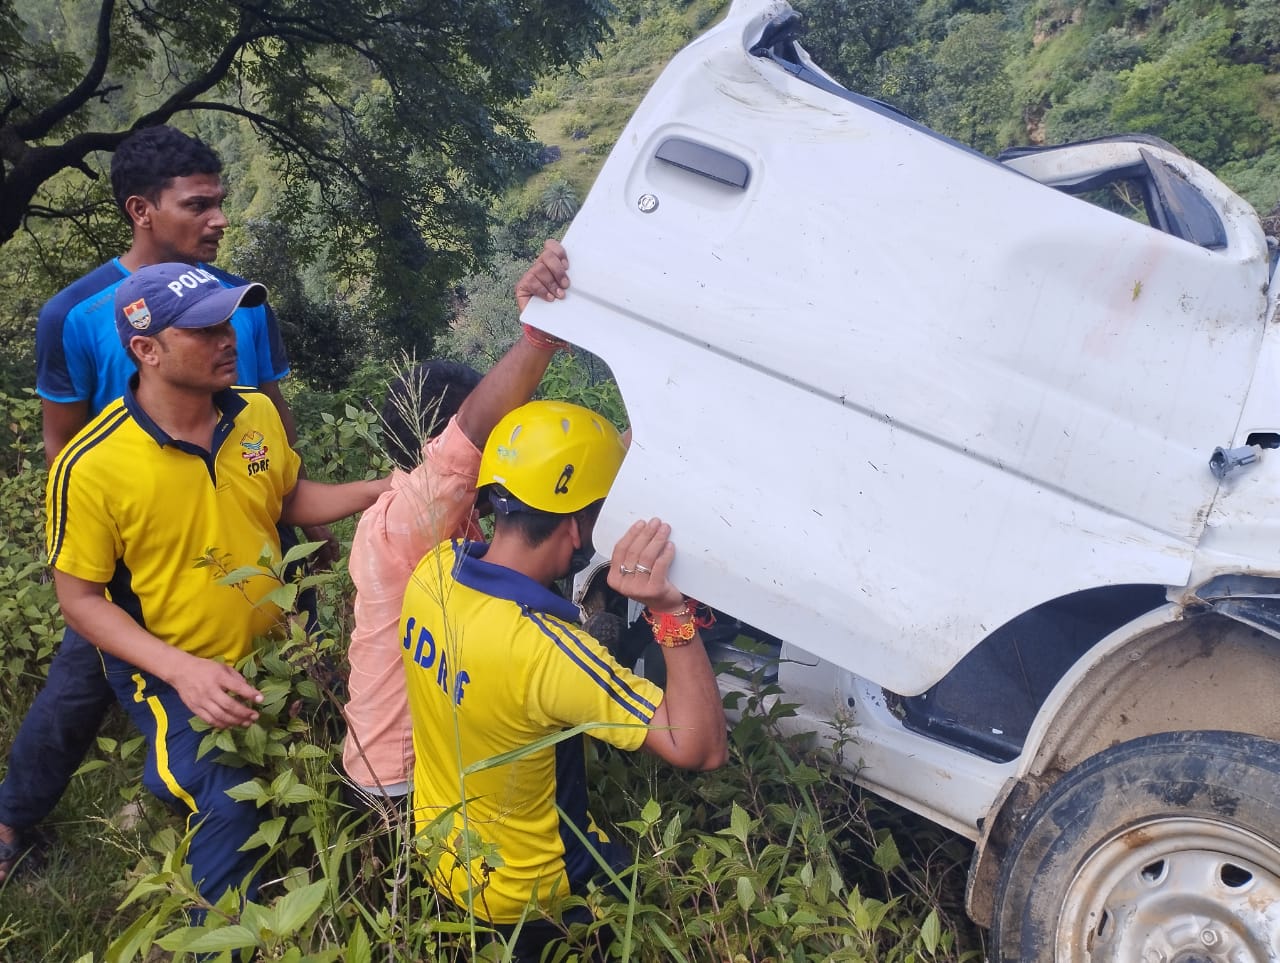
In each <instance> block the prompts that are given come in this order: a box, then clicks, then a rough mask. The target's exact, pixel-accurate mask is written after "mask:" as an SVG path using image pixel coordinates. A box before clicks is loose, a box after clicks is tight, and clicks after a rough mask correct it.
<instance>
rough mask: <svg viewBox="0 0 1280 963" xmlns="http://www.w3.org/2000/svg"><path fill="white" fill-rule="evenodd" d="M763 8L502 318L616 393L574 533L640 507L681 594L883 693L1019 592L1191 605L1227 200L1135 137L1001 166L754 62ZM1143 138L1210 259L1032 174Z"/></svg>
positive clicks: (1232, 426) (637, 140) (649, 124)
mask: <svg viewBox="0 0 1280 963" xmlns="http://www.w3.org/2000/svg"><path fill="white" fill-rule="evenodd" d="M778 9H779V7H778V5H760V4H756V5H753V4H750V3H739V4H736V5H735V6H734V8H733V10H732V11H731V13H730V15H729V17H728V19H727V20H726V21H725V22H724V23H722V24H721V25H720V26H719V27H717V28H716V29H715V30H713V31H712V32H711V33H709V34H707V35H706V36H704V37H703V38H701V39H700V40H698V41H696V42H695V43H694V44H692V45H691V46H690V47H689V48H687V49H686V50H685V51H684V52H682V53H681V54H680V55H679V56H677V58H676V59H675V60H674V61H673V62H672V64H671V65H670V66H669V67H668V68H667V70H666V71H665V72H664V73H663V75H662V77H661V78H660V79H659V81H658V82H657V83H656V84H655V86H654V88H653V90H652V91H651V93H650V94H649V96H648V97H647V98H646V99H645V101H644V103H643V104H642V105H641V107H640V109H639V110H638V111H637V112H636V114H635V116H634V117H633V119H632V121H631V122H630V123H629V124H628V126H627V128H626V130H625V131H624V133H623V135H622V137H621V138H620V139H619V142H618V145H617V147H615V149H614V151H613V153H612V154H611V156H610V158H609V159H608V161H607V163H606V164H605V167H604V169H603V170H602V172H601V174H600V176H599V179H598V180H597V182H596V185H595V187H594V188H593V190H592V191H591V193H590V195H589V197H588V198H587V200H586V202H585V203H584V205H583V207H582V210H581V211H580V213H579V214H578V216H577V217H576V218H575V220H574V223H573V225H572V227H571V229H570V231H569V233H568V235H567V237H566V242H565V243H566V246H567V248H568V250H569V251H570V254H571V258H572V262H573V271H574V280H573V288H572V290H571V292H570V294H569V297H568V299H567V300H566V301H565V302H564V303H563V304H558V305H556V306H555V308H554V309H553V310H547V311H542V310H538V309H536V308H531V310H530V311H529V312H528V315H527V317H528V319H529V320H530V321H532V322H533V323H536V324H538V325H540V326H543V327H546V328H548V329H549V330H551V331H553V332H554V333H556V334H558V335H561V336H563V337H566V338H568V339H570V340H572V341H574V342H575V343H577V344H580V345H582V346H583V347H585V348H587V349H589V350H591V351H592V352H594V353H596V354H598V355H600V356H601V357H602V358H603V359H604V360H605V361H606V362H607V363H608V364H609V366H610V367H611V369H612V371H613V373H614V375H615V377H616V378H617V381H618V384H619V386H620V388H621V390H622V395H623V398H624V400H625V402H626V404H627V409H628V414H629V416H630V418H631V420H632V426H633V430H634V438H635V440H634V444H633V446H632V448H631V451H630V453H629V455H628V457H627V460H626V463H625V464H624V466H623V469H622V472H621V474H620V476H619V478H618V480H617V483H616V485H615V486H614V489H613V493H612V495H611V497H610V499H609V501H608V503H607V505H606V508H605V513H604V515H603V516H602V518H601V521H600V527H599V530H598V531H599V535H598V538H599V542H600V544H602V545H607V544H609V543H610V542H611V540H612V539H614V538H615V537H616V536H617V535H618V534H620V532H621V531H622V529H623V527H624V526H625V525H626V524H627V523H628V522H629V520H631V519H632V518H635V517H637V516H642V515H654V514H656V515H660V516H662V517H663V518H664V519H667V520H669V521H670V522H671V524H672V526H673V529H674V530H675V532H676V533H677V538H678V540H679V545H680V550H681V551H680V556H679V558H678V561H677V570H676V572H675V576H676V578H677V580H678V582H679V584H680V585H681V586H682V587H684V588H685V589H686V590H687V591H689V592H690V593H691V594H694V595H697V596H698V597H700V598H702V599H704V600H706V601H708V602H710V603H712V604H714V605H716V606H717V607H720V608H723V609H726V610H729V611H732V612H734V613H735V614H736V615H738V616H739V617H741V618H743V619H744V620H747V621H749V622H751V623H752V624H753V625H757V626H759V627H761V628H762V629H765V630H766V631H769V632H772V633H774V634H776V635H778V636H780V637H782V638H786V639H789V640H795V641H796V642H797V643H799V644H801V645H803V646H804V648H805V649H807V650H809V651H811V652H813V653H814V654H815V655H817V656H819V657H821V658H823V659H825V660H827V661H829V662H832V663H834V664H837V665H842V666H846V667H848V668H850V669H852V670H853V671H855V672H856V673H857V674H858V675H859V676H861V677H864V678H867V679H870V680H873V681H874V682H875V683H877V684H879V685H883V686H885V687H887V688H889V689H891V690H892V691H894V692H897V693H900V694H904V695H912V694H915V693H919V692H922V691H923V690H925V689H927V688H928V687H929V686H931V685H932V684H934V683H935V682H937V681H938V680H939V679H941V678H942V677H943V676H944V675H945V674H946V673H947V672H948V671H949V670H950V669H951V668H952V667H953V666H955V665H956V663H957V662H958V661H959V660H960V659H961V658H962V657H963V656H964V655H965V654H966V653H967V652H968V651H970V650H971V649H972V648H973V647H974V646H975V645H977V644H978V642H979V641H980V640H981V639H983V638H984V637H985V636H987V635H988V634H989V633H990V632H991V631H993V630H994V629H995V628H996V627H998V626H999V625H1001V624H1003V623H1005V622H1007V621H1008V620H1009V619H1011V618H1013V617H1014V616H1016V615H1017V614H1019V613H1021V612H1024V611H1026V610H1028V609H1030V608H1032V607H1034V606H1035V605H1037V604H1040V603H1042V602H1045V601H1046V600H1050V599H1054V598H1057V597H1060V596H1065V595H1069V594H1071V593H1073V592H1078V591H1080V590H1083V589H1087V588H1091V587H1095V586H1099V585H1107V584H1120V583H1144V584H1159V585H1166V586H1170V587H1171V588H1172V589H1173V590H1174V591H1177V590H1178V589H1179V588H1180V587H1184V586H1187V585H1188V584H1189V583H1191V581H1192V578H1193V569H1194V568H1195V566H1196V559H1197V553H1198V550H1199V544H1200V540H1201V538H1202V536H1203V535H1204V534H1205V529H1206V522H1207V520H1209V519H1210V517H1211V513H1212V511H1213V509H1214V505H1215V499H1216V498H1217V496H1218V493H1219V482H1218V480H1217V479H1216V478H1215V477H1214V475H1213V474H1212V473H1211V472H1210V471H1209V469H1208V461H1209V458H1210V456H1211V454H1212V452H1213V451H1214V449H1215V448H1216V447H1219V446H1230V445H1231V444H1232V443H1233V442H1234V441H1235V440H1236V439H1237V434H1238V429H1239V426H1240V425H1241V417H1242V413H1243V412H1244V411H1245V408H1246V403H1247V400H1248V398H1249V393H1250V386H1251V383H1252V382H1253V380H1254V375H1255V370H1256V368H1257V364H1258V360H1259V358H1260V356H1261V354H1262V348H1263V341H1264V331H1265V324H1264V316H1265V312H1266V310H1267V306H1268V305H1267V300H1266V298H1267V274H1268V264H1267V250H1266V245H1265V243H1264V239H1263V236H1262V234H1261V230H1260V228H1259V226H1258V222H1257V218H1256V216H1255V215H1254V214H1253V212H1252V210H1251V209H1250V208H1249V207H1248V206H1247V205H1246V204H1244V202H1243V201H1240V200H1239V198H1237V197H1235V196H1234V195H1233V194H1231V193H1230V192H1229V191H1228V190H1227V189H1226V188H1225V187H1223V185H1222V184H1221V183H1220V182H1218V181H1217V180H1216V179H1215V178H1213V177H1212V175H1210V174H1208V172H1206V171H1204V170H1203V169H1202V168H1200V167H1198V166H1197V165H1195V164H1194V163H1192V162H1190V161H1188V160H1186V159H1185V158H1182V157H1181V156H1179V155H1177V154H1176V153H1174V152H1172V151H1166V150H1163V149H1162V148H1159V147H1155V146H1151V145H1141V146H1135V145H1131V144H1130V145H1123V144H1121V145H1107V146H1106V147H1105V149H1101V148H1098V147H1093V148H1090V149H1088V150H1084V149H1081V150H1076V151H1075V156H1074V158H1073V157H1071V156H1066V155H1065V154H1064V156H1062V157H1059V158H1057V159H1056V160H1054V161H1053V162H1052V163H1050V162H1048V161H1045V160H1043V159H1040V158H1036V157H1034V156H1033V157H1032V158H1030V159H1028V158H1019V159H1015V160H1012V161H1010V163H1009V165H1001V164H997V163H994V162H992V161H990V160H988V159H986V158H984V157H981V156H979V155H976V154H974V153H973V152H971V151H968V150H966V149H964V148H962V147H960V146H958V145H955V144H953V143H951V142H949V141H946V140H943V139H941V138H938V137H936V136H933V135H931V134H930V133H928V132H924V131H921V130H920V129H917V128H915V127H913V126H910V125H907V124H904V123H902V122H900V121H898V120H895V119H893V118H892V117H889V116H886V115H884V114H883V113H876V112H873V111H870V110H867V109H865V107H863V106H862V105H860V104H859V103H855V102H852V101H849V100H846V99H842V98H841V97H840V96H837V95H836V94H834V93H830V92H827V91H824V90H821V89H818V88H817V87H815V86H813V85H812V84H809V83H805V82H804V81H802V80H800V79H797V78H796V77H794V76H792V75H791V74H790V73H788V72H787V71H785V70H782V69H779V68H778V66H777V64H775V63H774V62H772V61H770V60H767V59H762V58H760V57H758V56H753V55H752V54H750V53H749V50H748V48H749V47H750V46H751V44H752V43H753V42H754V40H755V38H756V37H758V36H759V34H760V32H761V31H762V30H763V28H764V24H765V23H766V22H767V20H768V18H769V17H770V16H771V15H773V14H775V13H776V12H777V11H778ZM671 143H675V144H676V145H677V146H683V147H684V148H685V150H686V153H685V154H684V155H678V156H677V161H679V163H673V162H670V161H669V160H667V159H665V158H666V157H669V156H671V154H672V151H671V149H670V148H669V145H670V144H671ZM689 144H692V145H693V147H688V146H687V145H689ZM1139 150H1142V151H1146V152H1147V154H1148V156H1156V157H1158V158H1159V159H1160V160H1161V161H1162V162H1163V163H1164V164H1167V165H1168V166H1169V167H1171V168H1173V169H1174V170H1175V172H1176V173H1177V174H1178V175H1180V176H1181V177H1182V178H1183V179H1184V180H1185V181H1186V183H1188V184H1190V185H1191V187H1192V188H1193V189H1194V190H1195V191H1196V192H1197V193H1198V194H1199V195H1200V196H1202V197H1204V198H1205V199H1206V200H1207V202H1208V203H1209V205H1211V207H1212V209H1213V211H1214V213H1215V215H1216V217H1217V218H1218V220H1219V222H1220V226H1221V230H1222V235H1223V238H1224V239H1225V240H1224V243H1223V244H1221V246H1219V247H1217V248H1215V249H1209V248H1206V247H1203V246H1199V245H1197V244H1194V243H1190V242H1189V241H1187V240H1184V239H1182V238H1180V237H1175V236H1172V235H1170V234H1167V233H1163V232H1161V231H1158V230H1155V229H1153V228H1152V227H1149V226H1147V225H1145V224H1140V223H1136V222H1134V221H1132V220H1129V219H1127V218H1125V217H1122V216H1120V215H1118V214H1116V213H1113V212H1111V211H1107V210H1103V209H1101V208H1099V207H1096V206H1094V205H1092V204H1089V203H1087V202H1085V201H1082V200H1081V199H1079V198H1076V197H1072V196H1069V195H1067V194H1064V193H1062V192H1061V191H1059V190H1058V189H1056V188H1055V187H1052V186H1047V185H1046V184H1042V183H1040V182H1039V181H1037V180H1036V179H1035V176H1039V177H1043V178H1045V179H1046V180H1048V181H1050V182H1052V181H1053V180H1054V179H1058V180H1062V179H1069V178H1070V177H1071V176H1073V174H1072V171H1075V172H1076V176H1078V175H1079V173H1080V172H1081V171H1084V172H1088V171H1090V170H1091V169H1093V168H1105V166H1106V165H1107V164H1112V165H1114V164H1122V163H1123V164H1129V163H1134V162H1135V159H1136V158H1138V157H1139ZM698 151H701V152H702V153H698ZM689 152H692V153H689ZM725 158H728V159H729V160H730V161H736V162H738V163H740V165H741V168H737V169H739V170H745V171H746V176H745V184H741V185H739V184H737V183H725V182H724V181H723V180H722V179H717V177H716V176H712V175H718V176H721V177H725V176H727V177H728V178H729V179H730V180H732V179H733V176H734V175H732V173H730V174H728V175H726V174H725V173H724V169H723V168H722V167H717V163H718V162H721V161H723V162H724V163H725V164H727V163H728V161H725V160H724V159H725ZM1091 165H1092V166H1091ZM1014 168H1023V169H1026V170H1027V171H1029V172H1030V173H1029V174H1024V173H1021V172H1020V171H1019V170H1016V169H1014ZM1040 168H1044V169H1043V170H1042V169H1040ZM708 172H710V173H708ZM1031 175H1035V176H1031ZM739 179H740V180H741V179H743V178H739ZM799 185H803V191H801V190H800V189H799ZM1274 370H1275V369H1272V371H1274ZM1266 376H1267V377H1268V378H1270V377H1271V376H1272V372H1271V371H1268V372H1266ZM1271 468H1272V466H1271V465H1265V464H1264V466H1262V468H1261V470H1259V471H1256V472H1253V473H1251V474H1253V475H1255V476H1256V477H1257V478H1258V479H1259V481H1258V482H1257V484H1265V482H1264V481H1262V480H1263V479H1269V478H1270V470H1271ZM1242 474H1246V473H1242ZM1232 550H1234V549H1232ZM1273 554H1274V553H1273ZM1276 564H1277V568H1280V557H1277V559H1276Z"/></svg>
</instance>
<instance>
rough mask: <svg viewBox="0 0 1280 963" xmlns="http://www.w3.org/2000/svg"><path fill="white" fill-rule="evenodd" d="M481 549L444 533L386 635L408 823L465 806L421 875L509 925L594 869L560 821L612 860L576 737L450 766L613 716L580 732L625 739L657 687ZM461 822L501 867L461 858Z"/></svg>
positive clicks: (648, 709)
mask: <svg viewBox="0 0 1280 963" xmlns="http://www.w3.org/2000/svg"><path fill="white" fill-rule="evenodd" d="M486 549H487V546H486V545H484V544H482V543H479V542H445V543H443V544H441V545H439V546H438V547H437V548H436V549H435V550H434V551H432V552H430V553H428V554H427V556H426V557H425V558H424V559H423V560H422V562H421V563H420V564H419V565H418V567H417V569H416V571H415V572H414V576H413V578H412V580H411V581H410V583H409V587H408V589H407V591H406V592H405V600H404V612H403V614H402V616H401V620H400V635H401V642H402V648H403V653H402V654H403V658H404V665H405V674H406V682H407V688H408V693H409V706H410V709H411V710H412V712H413V743H414V752H415V754H416V762H415V768H414V809H415V817H416V820H417V825H418V828H419V830H420V831H421V830H422V829H424V828H426V827H427V826H428V825H429V824H431V822H432V821H433V820H434V819H436V818H437V817H439V816H440V815H441V814H442V813H444V812H446V811H448V810H449V809H450V808H451V807H459V806H460V805H461V803H462V800H463V796H464V793H465V796H466V799H467V803H466V806H465V816H464V812H463V810H462V809H458V810H457V811H456V812H454V813H453V815H452V816H451V817H450V818H451V820H452V825H453V831H452V832H450V833H449V839H450V842H451V844H453V845H454V847H455V852H454V853H453V854H451V855H447V856H446V857H445V859H444V860H443V861H442V863H441V865H440V868H439V871H438V872H437V873H436V875H435V877H434V878H433V879H432V883H433V885H435V887H436V888H437V889H438V890H440V891H442V892H443V893H445V894H446V895H448V896H449V897H450V898H451V899H452V900H453V901H454V902H455V903H456V904H458V905H459V906H463V907H465V906H468V905H474V908H475V912H476V913H477V915H478V916H480V917H482V918H483V919H487V920H489V921H490V922H493V923H513V922H515V921H517V920H518V919H520V917H521V914H522V913H523V912H524V908H525V906H526V905H528V904H529V903H530V902H531V901H532V902H534V903H537V904H540V905H543V906H548V905H550V901H551V897H552V894H553V892H554V893H557V894H559V895H561V896H563V895H565V894H567V893H568V892H581V891H582V885H583V884H584V883H585V882H586V881H587V880H588V879H589V878H590V877H591V876H593V875H594V874H595V873H596V872H597V871H598V869H599V866H598V864H597V862H596V859H595V858H594V856H593V855H592V854H591V852H590V851H589V850H588V848H587V847H586V846H584V845H583V844H582V842H581V841H580V839H579V837H578V834H577V833H575V832H574V829H573V828H572V826H571V825H570V824H572V825H573V826H576V827H577V829H578V831H579V832H581V833H582V834H583V835H584V836H585V837H586V838H587V839H588V840H590V841H591V844H592V845H593V846H594V847H595V848H597V849H598V850H600V851H601V852H602V854H603V855H604V856H605V859H606V860H608V861H611V862H612V861H616V859H617V857H618V853H617V847H616V846H611V845H610V844H609V842H608V840H607V839H606V838H605V837H604V835H603V834H602V833H601V832H600V831H599V829H598V828H597V827H596V826H595V825H594V823H593V822H592V820H591V817H590V815H589V813H588V812H587V776H586V760H585V751H584V750H585V738H586V737H585V736H584V737H575V738H570V739H566V740H564V741H563V742H560V743H557V744H556V745H554V746H549V747H546V748H543V749H539V750H537V751H535V752H532V753H529V754H527V755H525V756H523V757H521V758H519V759H517V760H515V761H513V762H508V763H506V764H504V765H501V766H497V767H495V768H489V769H484V770H481V771H479V772H475V773H473V774H471V775H469V776H467V777H466V780H465V785H464V783H463V781H462V777H461V776H460V773H461V772H462V770H463V769H464V768H466V767H468V766H471V765H473V764H475V763H477V762H480V761H482V760H485V759H490V758H492V757H494V756H498V755H500V754H502V753H506V752H511V751H513V750H517V749H521V748H522V747H525V746H528V745H529V744H530V743H532V742H534V741H535V740H537V739H539V738H540V737H543V736H546V735H549V734H552V733H556V732H560V731H563V730H565V729H570V728H572V727H574V726H577V725H582V724H588V723H620V724H623V725H622V727H614V728H600V729H595V730H593V732H592V734H593V735H594V736H595V737H596V738H598V739H601V740H603V741H605V742H608V743H610V744H612V745H614V746H617V747H618V748H620V749H625V750H633V749H637V748H639V747H640V745H641V744H642V743H643V742H644V739H645V735H646V733H647V726H648V724H649V722H650V721H651V720H652V719H653V714H654V711H655V709H656V708H657V706H658V703H659V702H660V701H661V699H662V690H661V689H659V688H658V687H657V686H655V685H654V684H653V683H651V682H649V681H648V680H646V679H643V678H641V677H639V676H637V675H635V674H634V673H633V672H630V671H629V670H627V669H624V668H623V667H622V666H620V665H619V664H618V663H617V661H615V660H614V658H613V657H612V656H611V655H610V654H609V653H608V652H607V651H606V650H605V648H604V647H603V646H602V645H600V643H598V642H597V641H596V640H595V639H593V638H591V636H589V635H587V634H586V633H585V632H583V631H582V628H581V626H579V625H578V624H577V622H578V615H579V613H578V608H577V606H576V605H574V604H573V603H571V602H567V601H566V600H564V599H562V598H560V597H559V596H558V595H556V594H555V593H554V592H552V591H551V590H550V589H548V588H546V587H544V586H542V585H539V584H538V583H537V582H534V581H533V580H532V579H529V578H527V577H525V576H524V575H521V574H519V573H518V572H514V571H512V570H511V569H508V568H504V567H502V566H498V565H494V564H491V563H488V562H486V561H484V553H485V551H486ZM557 804H558V805H559V809H560V810H563V812H564V813H565V816H566V819H563V820H562V818H561V814H560V812H559V811H558V810H557ZM464 819H465V825H466V826H467V827H469V828H470V829H471V830H472V831H473V832H475V833H477V834H478V835H479V836H480V838H481V839H483V840H484V841H485V842H487V843H490V844H493V845H495V846H496V847H497V849H498V851H499V854H500V856H501V860H502V864H503V865H502V866H499V867H494V868H490V867H484V866H482V865H481V864H480V862H479V860H478V859H470V860H468V854H467V853H466V852H463V851H462V848H461V846H460V845H458V841H459V838H460V837H459V831H460V830H461V829H462V828H463V826H464ZM468 863H470V865H467V864H468ZM469 890H470V891H471V892H470V894H469V893H468V891H469ZM469 895H470V897H471V900H472V901H473V902H469V900H468V896H469Z"/></svg>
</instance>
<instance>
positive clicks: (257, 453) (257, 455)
mask: <svg viewBox="0 0 1280 963" xmlns="http://www.w3.org/2000/svg"><path fill="white" fill-rule="evenodd" d="M240 447H241V448H243V449H244V450H243V451H242V452H240V457H241V458H243V459H244V460H245V461H246V462H248V465H246V466H245V468H246V470H247V471H248V473H249V474H250V475H256V474H258V473H259V472H264V471H266V470H267V469H268V468H269V467H271V462H270V461H268V460H267V452H268V451H269V450H270V449H268V448H267V445H266V438H264V437H263V434H262V432H260V431H257V430H253V431H246V432H245V433H244V435H242V436H241V438H240Z"/></svg>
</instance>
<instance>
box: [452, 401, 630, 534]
mask: <svg viewBox="0 0 1280 963" xmlns="http://www.w3.org/2000/svg"><path fill="white" fill-rule="evenodd" d="M625 452H626V449H625V448H624V447H623V445H622V439H621V437H619V435H618V430H617V429H616V428H614V427H613V425H611V424H610V423H609V422H608V421H607V420H606V419H604V418H603V417H601V416H600V415H598V414H596V413H595V412H594V411H592V410H590V409H589V408H583V407H582V406H581V405H571V404H568V403H567V402H564V401H531V402H529V403H528V404H525V405H521V406H520V407H519V408H517V409H515V410H514V411H512V412H510V413H509V414H508V415H506V417H504V418H503V419H502V420H501V421H499V422H498V424H497V425H496V426H495V427H494V429H493V431H492V432H491V433H490V435H489V440H488V441H487V442H485V446H484V454H483V455H481V457H480V475H479V478H478V479H477V481H476V485H477V487H482V486H484V485H500V486H501V487H502V488H504V489H505V490H506V491H507V492H508V493H510V494H511V495H512V496H514V498H515V499H516V500H518V501H519V502H520V503H522V504H523V505H524V506H526V507H527V508H531V509H534V510H535V511H540V512H550V513H552V514H554V515H571V514H573V513H574V512H576V511H579V510H580V509H583V508H586V507H587V506H588V505H590V504H591V503H592V502H594V501H597V500H599V499H601V498H604V497H605V495H607V494H609V488H610V486H612V485H613V480H614V478H616V477H617V474H618V469H619V468H621V467H622V456H623V454H625ZM491 500H492V501H493V502H494V508H495V509H497V510H498V511H519V510H520V506H519V505H514V504H511V503H510V502H509V501H506V502H505V503H504V500H503V499H502V498H501V495H499V496H498V497H494V498H492V499H491Z"/></svg>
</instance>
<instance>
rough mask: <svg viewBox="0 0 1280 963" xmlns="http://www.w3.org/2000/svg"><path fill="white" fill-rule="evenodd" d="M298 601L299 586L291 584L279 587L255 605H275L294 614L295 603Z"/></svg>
mask: <svg viewBox="0 0 1280 963" xmlns="http://www.w3.org/2000/svg"><path fill="white" fill-rule="evenodd" d="M297 600H298V586H296V585H294V584H293V583H292V582H289V583H287V584H285V585H277V586H276V587H275V588H273V589H272V590H271V591H270V592H268V593H267V594H266V595H264V596H262V598H260V599H258V601H257V602H256V603H254V604H255V605H275V606H277V607H278V608H281V609H284V610H285V611H286V612H292V611H293V606H294V603H296V602H297Z"/></svg>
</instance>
